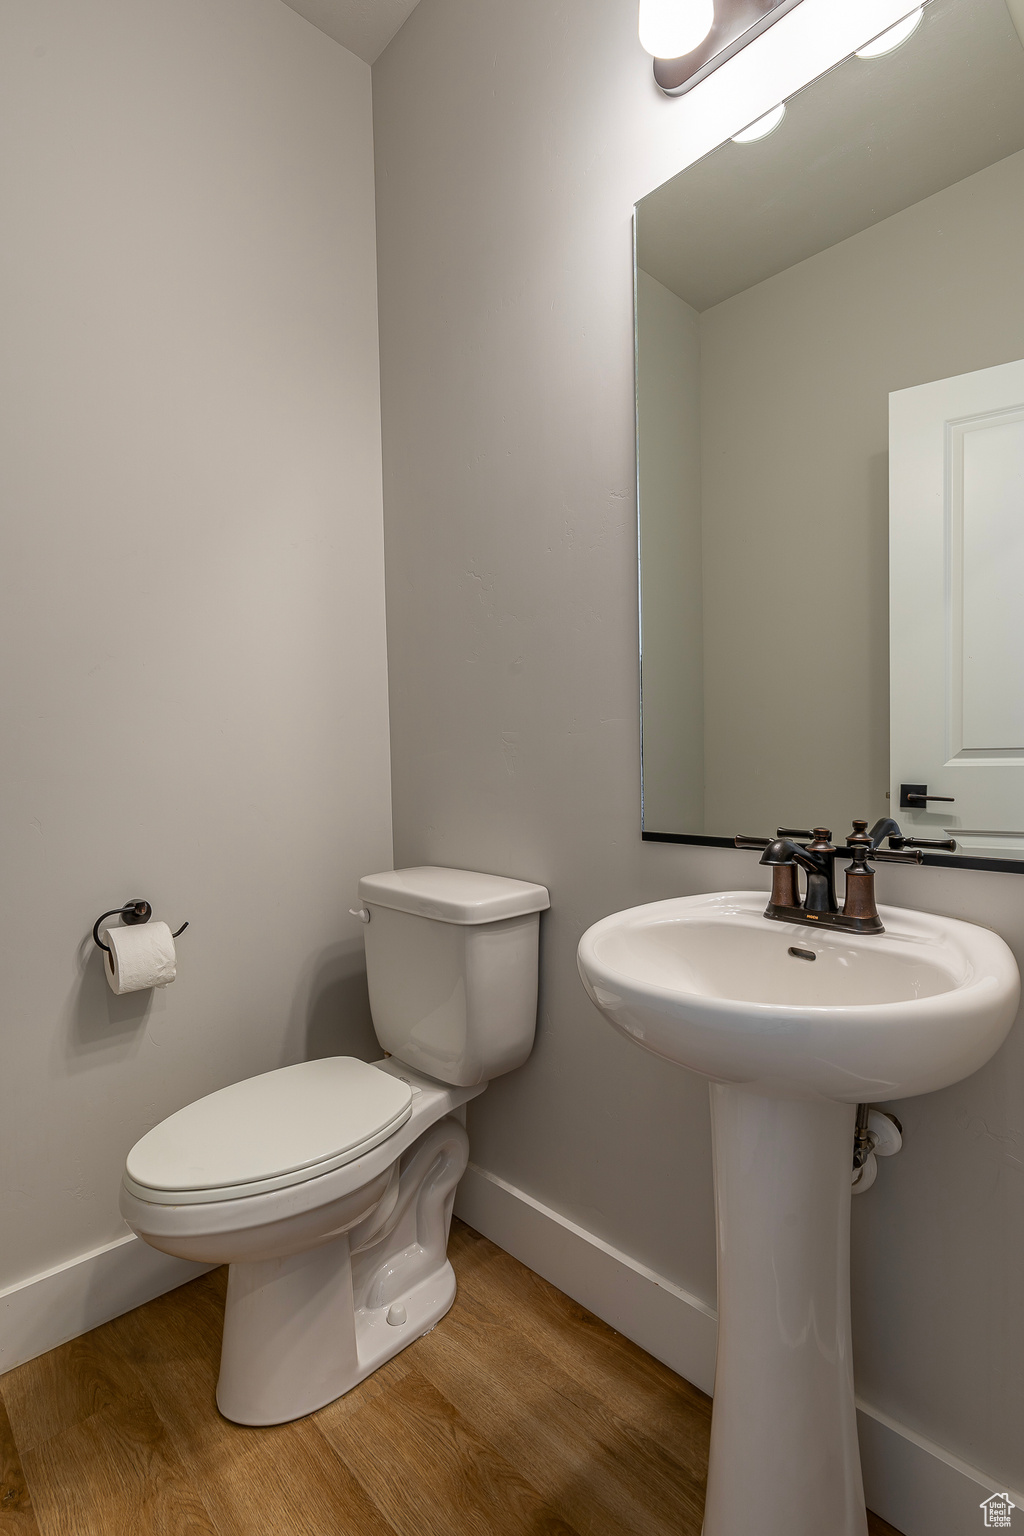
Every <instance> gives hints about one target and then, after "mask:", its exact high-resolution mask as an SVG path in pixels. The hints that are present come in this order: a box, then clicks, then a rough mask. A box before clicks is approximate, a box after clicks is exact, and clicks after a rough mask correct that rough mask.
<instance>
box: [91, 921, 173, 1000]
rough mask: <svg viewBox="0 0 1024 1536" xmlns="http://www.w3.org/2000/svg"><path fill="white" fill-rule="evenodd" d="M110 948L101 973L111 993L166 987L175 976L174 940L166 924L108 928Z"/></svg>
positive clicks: (105, 936) (140, 924)
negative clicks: (104, 973) (104, 975)
mask: <svg viewBox="0 0 1024 1536" xmlns="http://www.w3.org/2000/svg"><path fill="white" fill-rule="evenodd" d="M104 938H105V939H106V941H107V943H108V944H109V945H110V954H109V955H107V956H106V957H105V964H104V967H103V969H104V971H105V972H106V977H107V982H108V983H109V985H110V990H111V991H112V992H117V993H122V992H143V991H145V989H146V988H147V987H166V986H167V985H169V983H170V982H172V981H173V980H174V978H175V976H176V975H177V959H176V956H175V953H174V940H173V938H172V937H171V930H170V929H169V928H168V926H167V924H166V923H136V924H134V925H133V926H131V927H121V928H108V929H107V931H106V933H105V934H104Z"/></svg>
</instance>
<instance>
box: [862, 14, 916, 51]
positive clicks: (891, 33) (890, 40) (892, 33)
mask: <svg viewBox="0 0 1024 1536" xmlns="http://www.w3.org/2000/svg"><path fill="white" fill-rule="evenodd" d="M923 15H924V6H923V5H919V6H918V8H917V10H916V11H911V13H910V15H909V16H904V18H903V20H902V21H898V22H897V23H896V25H895V26H894V27H889V29H888V30H887V31H885V32H882V33H880V34H879V36H878V37H876V38H873V39H872V40H871V42H870V43H865V44H864V47H863V48H858V49H857V57H858V59H879V58H881V56H882V54H883V53H892V51H893V49H894V48H900V47H902V45H903V44H904V43H905V42H906V41H907V38H908V37H912V36H913V35H914V33H915V32H916V31H917V29H918V27H919V26H920V25H921V17H922V16H923Z"/></svg>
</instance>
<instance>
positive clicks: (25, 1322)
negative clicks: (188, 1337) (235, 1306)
mask: <svg viewBox="0 0 1024 1536" xmlns="http://www.w3.org/2000/svg"><path fill="white" fill-rule="evenodd" d="M212 1267H213V1266H212V1265H210V1264H191V1263H189V1262H187V1261H186V1260H185V1259H172V1258H171V1256H170V1255H169V1254H166V1253H158V1252H157V1250H156V1249H155V1248H150V1246H149V1244H148V1243H144V1242H143V1241H142V1239H141V1238H138V1237H136V1236H135V1234H134V1233H133V1232H129V1233H127V1234H126V1235H125V1236H124V1237H119V1238H117V1239H116V1240H115V1241H114V1242H112V1243H106V1244H105V1245H104V1246H103V1247H102V1248H96V1249H94V1250H93V1251H92V1252H91V1253H81V1254H78V1255H77V1256H76V1257H75V1258H73V1259H68V1260H67V1261H66V1263H64V1264H58V1265H57V1266H56V1268H55V1269H48V1270H45V1271H44V1272H43V1273H42V1274H39V1275H30V1276H29V1278H28V1279H27V1280H22V1281H20V1282H19V1283H18V1284H17V1285H12V1286H8V1288H7V1289H6V1290H4V1291H0V1372H2V1371H10V1370H13V1369H14V1367H15V1366H16V1365H24V1363H25V1361H26V1360H34V1359H35V1357H36V1356H37V1355H44V1354H45V1353H46V1351H47V1350H48V1349H55V1348H56V1347H57V1345H58V1344H66V1343H67V1341H68V1339H74V1338H77V1337H78V1335H79V1334H82V1333H88V1332H89V1329H90V1328H98V1327H99V1325H100V1324H101V1323H109V1322H110V1320H111V1318H114V1317H120V1316H121V1314H122V1312H130V1311H131V1310H132V1308H133V1307H141V1306H142V1304H143V1302H145V1301H152V1300H153V1297H154V1296H161V1295H162V1294H163V1293H164V1291H173V1290H174V1289H175V1287H177V1286H179V1285H184V1284H185V1282H186V1281H187V1280H194V1279H195V1278H196V1276H197V1275H202V1274H205V1273H206V1271H207V1270H208V1269H211V1268H212Z"/></svg>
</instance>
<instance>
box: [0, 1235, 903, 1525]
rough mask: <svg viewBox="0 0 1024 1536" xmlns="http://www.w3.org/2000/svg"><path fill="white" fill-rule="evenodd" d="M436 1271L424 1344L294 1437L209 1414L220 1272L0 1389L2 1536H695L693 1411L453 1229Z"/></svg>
mask: <svg viewBox="0 0 1024 1536" xmlns="http://www.w3.org/2000/svg"><path fill="white" fill-rule="evenodd" d="M450 1253H451V1258H452V1262H453V1264H454V1265H455V1269H456V1272H457V1274H458V1278H459V1295H458V1299H457V1301H456V1303H455V1306H454V1308H453V1309H452V1311H451V1312H450V1313H449V1315H448V1316H447V1317H446V1318H445V1319H444V1321H443V1322H442V1323H441V1324H440V1325H439V1326H438V1327H437V1328H436V1329H435V1330H434V1332H433V1333H430V1334H428V1335H427V1336H426V1338H423V1339H420V1340H419V1341H418V1342H417V1343H415V1344H413V1345H411V1346H410V1347H409V1348H408V1349H407V1350H405V1351H404V1352H403V1353H402V1354H401V1355H399V1356H398V1357H397V1358H396V1359H395V1360H393V1361H391V1362H390V1364H389V1365H387V1366H385V1367H384V1368H383V1369H382V1370H380V1371H378V1372H377V1373H376V1374H375V1375H374V1376H372V1377H370V1379H369V1380H368V1381H366V1382H364V1383H363V1384H362V1386H360V1387H357V1388H356V1389H355V1391H353V1392H350V1393H349V1394H348V1395H347V1396H346V1397H344V1398H341V1399H340V1400H339V1401H338V1402H336V1403H332V1404H331V1405H330V1406H329V1407H327V1408H324V1409H322V1410H321V1411H320V1412H319V1413H316V1414H313V1415H311V1416H310V1417H309V1418H308V1419H302V1420H299V1421H298V1422H297V1423H294V1424H284V1425H281V1426H279V1427H277V1428H274V1429H243V1428H240V1427H239V1426H238V1425H235V1424H229V1423H228V1422H227V1421H226V1420H225V1419H222V1418H221V1417H220V1415H219V1414H218V1413H217V1410H216V1407H215V1406H214V1387H215V1384H216V1378H217V1361H218V1354H219V1348H220V1320H221V1312H222V1309H223V1303H224V1281H225V1271H219V1272H217V1273H215V1274H212V1275H206V1276H204V1277H203V1278H202V1279H199V1280H196V1281H193V1282H192V1284H191V1285H187V1286H183V1287H182V1288H181V1289H180V1290H177V1291H172V1292H171V1293H170V1294H169V1295H167V1296H161V1297H159V1298H158V1299H157V1300H156V1301H152V1302H150V1303H149V1304H148V1306H145V1307H140V1308H139V1309H138V1311H136V1312H130V1313H128V1315H127V1316H125V1317H121V1318H118V1319H116V1321H114V1322H112V1323H108V1324H106V1326H105V1327H103V1328H97V1329H95V1330H94V1332H92V1333H89V1334H86V1335H85V1336H84V1337H83V1338H80V1339H75V1340H74V1341H73V1342H72V1343H70V1344H65V1345H63V1346H62V1347H61V1348H60V1349H55V1350H52V1351H51V1352H50V1353H49V1354H48V1355H43V1356H42V1357H41V1358H40V1359H38V1360H33V1361H31V1362H30V1363H29V1364H28V1365H23V1366H20V1367H19V1368H18V1369H17V1370H14V1371H10V1372H8V1373H7V1375H6V1376H3V1377H0V1479H2V1481H0V1536H699V1532H700V1523H701V1511H702V1506H703V1497H704V1492H703V1490H704V1477H705V1473H706V1464H707V1443H708V1428H709V1425H710V1422H711V1402H710V1399H709V1398H707V1397H705V1396H704V1395H703V1393H701V1392H698V1391H697V1390H696V1388H695V1387H691V1386H689V1385H688V1384H687V1383H686V1382H684V1381H681V1380H680V1378H679V1377H678V1376H675V1375H673V1373H672V1372H671V1371H669V1370H667V1369H666V1368H665V1367H664V1366H662V1365H659V1364H658V1362H657V1361H656V1360H653V1359H652V1358H651V1357H650V1356H649V1355H646V1354H644V1352H643V1351H642V1350H640V1349H638V1348H637V1347H636V1346H635V1345H633V1344H630V1343H629V1342H628V1340H626V1339H624V1338H622V1337H621V1336H620V1335H619V1334H617V1333H615V1332H613V1330H612V1329H611V1328H608V1327H606V1325H605V1324H604V1323H602V1322H599V1321H598V1319H597V1318H595V1317H593V1316H592V1315H591V1314H590V1313H589V1312H586V1311H584V1310H583V1308H582V1307H578V1306H577V1305H576V1304H575V1302H572V1301H570V1300H569V1299H568V1298H567V1297H566V1296H563V1295H562V1294H561V1292H559V1291H556V1290H555V1289H554V1287H553V1286H550V1285H548V1284H547V1283H546V1282H545V1281H543V1280H541V1279H539V1278H538V1276H536V1275H534V1274H533V1273H531V1271H530V1270H528V1269H525V1268H524V1267H523V1266H522V1265H521V1264H519V1263H517V1262H516V1260H515V1259H512V1258H510V1257H509V1255H508V1254H506V1253H503V1252H502V1251H501V1249H499V1248H496V1247H495V1246H494V1245H493V1244H492V1243H489V1242H488V1241H487V1240H486V1239H485V1238H482V1237H480V1236H479V1235H478V1234H477V1233H476V1232H473V1231H472V1230H471V1229H470V1228H468V1227H465V1226H462V1225H461V1224H460V1223H458V1222H456V1223H455V1226H454V1228H453V1231H452V1241H451V1247H450ZM870 1529H871V1533H872V1536H898V1533H895V1532H893V1529H892V1527H891V1526H889V1525H886V1524H885V1522H884V1521H881V1520H878V1519H875V1518H874V1517H872V1522H871V1527H870Z"/></svg>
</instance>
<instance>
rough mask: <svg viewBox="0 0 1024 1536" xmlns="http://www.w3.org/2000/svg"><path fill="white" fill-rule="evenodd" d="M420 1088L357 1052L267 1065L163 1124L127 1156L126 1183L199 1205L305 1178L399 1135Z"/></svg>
mask: <svg viewBox="0 0 1024 1536" xmlns="http://www.w3.org/2000/svg"><path fill="white" fill-rule="evenodd" d="M413 1093H414V1090H413V1088H412V1087H411V1086H410V1084H409V1083H408V1082H405V1081H404V1080H403V1079H402V1078H400V1077H397V1076H395V1075H393V1074H392V1073H390V1072H386V1071H382V1070H380V1068H378V1067H374V1066H370V1065H369V1064H368V1063H366V1062H364V1061H358V1060H357V1059H356V1058H354V1057H351V1056H333V1057H328V1058H327V1059H326V1060H322V1061H305V1062H299V1063H298V1064H297V1065H295V1066H292V1067H281V1068H278V1070H277V1071H275V1072H265V1073H263V1074H261V1075H260V1076H259V1077H250V1078H247V1079H245V1080H244V1081H243V1082H240V1083H233V1084H231V1086H230V1087H227V1088H221V1089H220V1090H219V1091H218V1092H216V1093H211V1094H208V1095H207V1096H206V1097H205V1098H202V1099H198V1100H196V1102H195V1103H194V1104H188V1105H186V1106H185V1108H184V1109H180V1110H178V1111H177V1113H176V1114H173V1115H170V1116H169V1117H168V1119H166V1120H163V1121H161V1123H160V1124H159V1125H157V1126H154V1127H153V1129H152V1130H151V1131H149V1132H148V1134H147V1135H145V1136H143V1138H142V1140H141V1141H139V1142H137V1143H136V1145H135V1146H134V1147H133V1148H132V1150H131V1152H130V1153H129V1155H128V1161H127V1165H126V1169H125V1175H124V1184H125V1188H126V1189H127V1190H128V1191H129V1192H130V1193H132V1194H134V1195H136V1196H137V1197H138V1198H139V1199H141V1200H146V1201H149V1202H150V1203H152V1204H155V1205H197V1204H206V1203H210V1202H214V1201H223V1200H240V1199H243V1198H245V1197H246V1196H249V1195H254V1194H260V1193H263V1192H265V1191H270V1190H275V1189H284V1188H286V1187H288V1186H289V1185H293V1184H299V1183H305V1182H307V1181H308V1180H310V1179H315V1178H318V1177H320V1176H321V1175H322V1174H326V1173H330V1172H331V1171H332V1170H333V1169H336V1168H341V1167H343V1166H344V1165H345V1164H346V1163H351V1162H354V1161H355V1160H356V1159H357V1158H359V1157H362V1156H363V1155H364V1153H366V1152H369V1151H370V1150H371V1149H372V1148H374V1147H377V1146H379V1145H380V1144H381V1143H382V1142H384V1141H386V1140H387V1139H388V1138H389V1137H390V1136H393V1135H394V1134H395V1132H396V1131H397V1130H399V1129H400V1127H401V1126H403V1125H404V1124H405V1122H406V1121H407V1120H408V1119H409V1116H410V1115H411V1113H412V1105H413Z"/></svg>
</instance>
